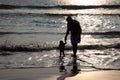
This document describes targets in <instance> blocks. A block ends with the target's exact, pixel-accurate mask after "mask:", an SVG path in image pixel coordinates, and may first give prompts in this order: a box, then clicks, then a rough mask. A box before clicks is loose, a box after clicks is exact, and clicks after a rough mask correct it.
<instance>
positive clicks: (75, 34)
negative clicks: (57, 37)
mask: <svg viewBox="0 0 120 80" xmlns="http://www.w3.org/2000/svg"><path fill="white" fill-rule="evenodd" d="M66 21H67V31H66V35H65V38H64V39H65V43H66V40H67V36H68V34H69V32H70V33H71V44H72V48H73V57H76V53H77V48H78V43H80V41H81V33H82V29H81V26H80V23H79V22H78V21H77V20H73V19H72V18H71V17H70V16H68V17H67V19H66Z"/></svg>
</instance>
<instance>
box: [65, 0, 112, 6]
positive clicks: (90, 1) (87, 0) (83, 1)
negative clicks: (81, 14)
mask: <svg viewBox="0 0 120 80" xmlns="http://www.w3.org/2000/svg"><path fill="white" fill-rule="evenodd" d="M64 1H65V2H66V3H70V4H72V5H102V4H108V3H110V2H111V1H110V0H64Z"/></svg>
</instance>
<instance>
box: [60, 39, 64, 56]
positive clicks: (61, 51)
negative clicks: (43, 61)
mask: <svg viewBox="0 0 120 80" xmlns="http://www.w3.org/2000/svg"><path fill="white" fill-rule="evenodd" d="M64 49H65V43H64V42H63V41H62V40H61V41H60V42H59V50H60V57H62V56H63V57H64V56H65V53H64Z"/></svg>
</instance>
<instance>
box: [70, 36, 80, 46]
mask: <svg viewBox="0 0 120 80" xmlns="http://www.w3.org/2000/svg"><path fill="white" fill-rule="evenodd" d="M71 43H72V44H76V43H80V35H74V36H71Z"/></svg>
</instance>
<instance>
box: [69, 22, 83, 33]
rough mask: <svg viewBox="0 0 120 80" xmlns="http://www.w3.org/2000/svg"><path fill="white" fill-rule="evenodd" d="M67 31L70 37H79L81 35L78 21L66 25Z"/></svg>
mask: <svg viewBox="0 0 120 80" xmlns="http://www.w3.org/2000/svg"><path fill="white" fill-rule="evenodd" d="M68 27H69V30H70V32H71V35H80V34H81V27H80V24H79V22H78V21H76V20H72V21H71V22H69V23H68Z"/></svg>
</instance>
